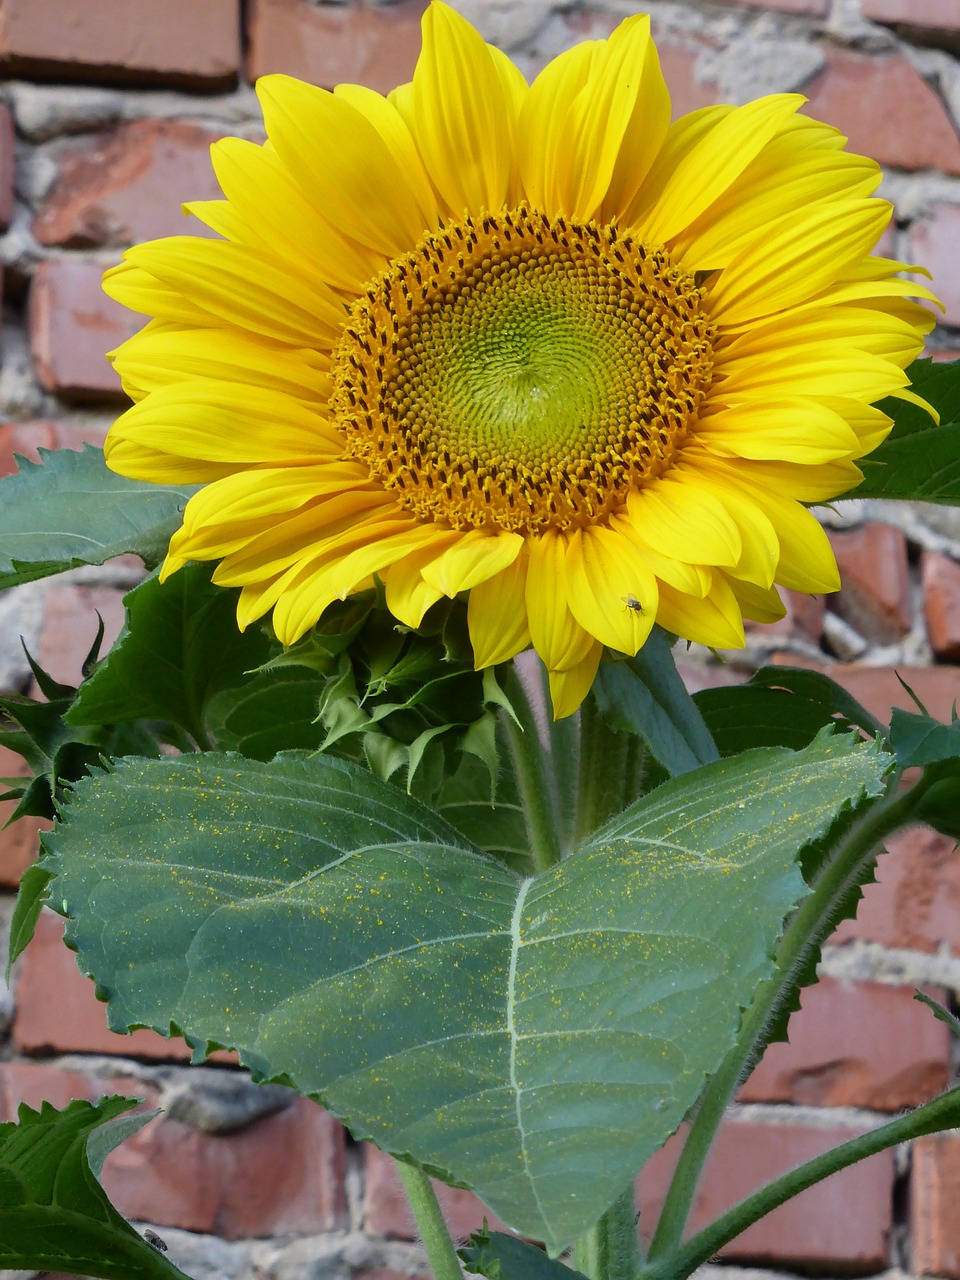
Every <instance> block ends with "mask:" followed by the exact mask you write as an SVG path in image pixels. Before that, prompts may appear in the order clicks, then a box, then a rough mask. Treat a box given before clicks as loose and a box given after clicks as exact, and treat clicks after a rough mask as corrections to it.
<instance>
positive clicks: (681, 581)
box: [610, 514, 713, 597]
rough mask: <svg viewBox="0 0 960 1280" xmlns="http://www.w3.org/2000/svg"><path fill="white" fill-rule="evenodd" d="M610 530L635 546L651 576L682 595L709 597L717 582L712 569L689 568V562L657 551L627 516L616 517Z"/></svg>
mask: <svg viewBox="0 0 960 1280" xmlns="http://www.w3.org/2000/svg"><path fill="white" fill-rule="evenodd" d="M610 528H611V529H614V530H616V532H617V533H619V534H620V536H621V537H623V538H628V539H629V540H630V541H631V542H633V543H634V544H635V546H636V548H637V551H638V553H639V555H640V556H641V558H642V560H643V563H644V564H645V565H646V567H647V568H648V569H649V570H650V572H651V573H653V574H655V575H656V577H657V578H659V579H661V580H662V581H663V582H669V583H670V585H671V587H676V589H677V590H678V591H683V592H685V593H686V594H687V595H690V596H700V597H702V596H705V595H706V594H707V592H708V591H709V590H710V583H711V582H712V581H713V570H712V569H708V568H706V567H705V566H704V565H700V564H688V563H687V561H685V560H683V559H678V558H677V557H676V556H666V555H664V554H663V553H662V552H660V551H655V550H654V549H653V547H651V546H650V545H649V544H648V543H647V542H645V541H644V540H643V539H642V538H641V537H640V534H639V533H638V532H637V530H636V528H635V527H634V525H633V524H631V522H630V520H629V518H628V517H627V516H626V515H623V514H620V515H615V516H612V517H611V519H610Z"/></svg>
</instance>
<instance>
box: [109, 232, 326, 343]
mask: <svg viewBox="0 0 960 1280" xmlns="http://www.w3.org/2000/svg"><path fill="white" fill-rule="evenodd" d="M125 256H126V258H127V260H128V261H129V262H131V263H133V265H134V266H142V267H143V268H144V269H145V270H146V271H148V272H149V273H150V275H152V276H155V277H156V279H157V280H160V281H161V282H162V283H163V284H165V285H167V286H168V288H169V289H172V290H175V291H176V292H178V293H180V294H181V295H182V296H183V297H185V298H190V299H191V300H195V301H196V303H197V304H198V305H199V306H200V307H202V308H203V310H205V311H207V312H209V313H210V314H212V315H215V316H219V317H220V318H221V320H226V321H228V322H229V323H230V324H236V325H239V326H240V327H241V328H243V329H249V330H250V331H251V332H252V333H259V334H262V336H263V337H265V338H273V339H276V340H277V341H278V342H289V343H291V344H292V345H293V346H295V347H307V346H310V347H321V348H322V347H326V348H329V346H330V344H331V343H332V342H335V341H336V340H337V338H338V337H339V334H340V331H341V330H342V328H343V322H344V320H345V318H346V312H345V310H344V307H343V304H342V303H341V302H339V301H338V300H337V299H336V297H335V296H334V294H333V293H332V292H331V291H330V290H328V289H326V288H325V287H324V286H323V284H322V282H321V281H318V280H312V281H309V280H307V279H305V278H304V276H303V275H299V276H297V275H294V274H293V273H292V272H290V271H289V270H285V269H284V268H283V267H282V266H279V265H277V264H276V262H275V261H268V260H267V258H266V257H265V255H263V254H259V253H257V252H256V251H255V250H253V249H251V248H249V247H248V246H247V245H242V244H231V243H228V242H227V241H225V240H200V239H198V238H197V237H195V236H169V237H168V238H167V239H166V240H155V241H152V242H151V243H150V244H144V245H137V246H136V247H135V248H133V249H128V250H127V252H126V255H125ZM121 301H122V299H121ZM156 314H157V315H158V316H159V315H163V316H164V318H166V319H176V318H178V317H175V316H171V315H169V314H168V313H165V312H163V311H157V312H156Z"/></svg>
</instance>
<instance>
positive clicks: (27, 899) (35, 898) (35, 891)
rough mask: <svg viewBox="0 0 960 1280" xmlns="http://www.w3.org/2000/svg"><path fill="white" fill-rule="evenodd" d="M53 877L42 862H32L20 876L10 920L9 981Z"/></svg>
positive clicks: (28, 939) (38, 916)
mask: <svg viewBox="0 0 960 1280" xmlns="http://www.w3.org/2000/svg"><path fill="white" fill-rule="evenodd" d="M51 879H52V877H51V874H50V871H49V869H48V868H47V867H45V866H43V865H42V863H39V862H32V863H31V864H30V866H29V867H27V869H26V871H24V873H23V875H22V876H21V877H20V888H19V890H18V892H17V902H16V905H15V906H14V908H13V918H12V920H11V921H10V948H9V957H8V959H7V981H8V982H9V981H10V966H11V965H12V964H13V962H14V960H16V958H17V956H18V955H20V953H21V952H22V951H23V949H24V947H25V946H26V945H27V943H28V942H29V941H30V939H31V938H32V937H33V934H34V930H35V929H36V927H37V921H38V920H39V918H40V910H41V908H42V907H43V904H44V903H45V902H46V900H47V886H48V885H49V884H50V880H51Z"/></svg>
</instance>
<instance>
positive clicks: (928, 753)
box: [890, 707, 960, 769]
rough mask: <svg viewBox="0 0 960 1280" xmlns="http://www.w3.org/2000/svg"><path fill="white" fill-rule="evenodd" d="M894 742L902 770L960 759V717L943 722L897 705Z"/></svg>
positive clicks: (892, 724) (892, 733)
mask: <svg viewBox="0 0 960 1280" xmlns="http://www.w3.org/2000/svg"><path fill="white" fill-rule="evenodd" d="M890 741H891V743H892V745H893V749H894V750H895V751H896V753H897V764H898V765H899V766H900V768H901V769H912V768H914V767H915V766H917V765H929V764H941V763H944V762H946V761H948V760H960V720H954V721H953V722H952V723H951V724H941V723H940V721H939V720H934V719H933V717H932V716H927V715H917V714H916V713H915V712H913V711H902V710H901V709H900V708H899V707H894V709H893V714H892V715H891V717H890Z"/></svg>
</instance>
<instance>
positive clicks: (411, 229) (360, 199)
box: [105, 0, 932, 716]
mask: <svg viewBox="0 0 960 1280" xmlns="http://www.w3.org/2000/svg"><path fill="white" fill-rule="evenodd" d="M423 35H424V40H423V51H422V53H421V56H420V59H419V61H418V63H417V67H416V71H415V72H414V76H413V80H412V82H411V83H410V84H407V85H403V86H401V87H400V88H399V89H397V90H395V91H394V92H393V93H391V94H389V95H388V96H387V97H385V98H384V97H381V96H380V95H378V94H376V93H373V92H371V91H369V90H366V89H363V88H360V87H358V86H355V85H343V86H340V87H339V88H337V89H336V90H334V91H333V92H332V93H328V92H326V91H324V90H322V89H318V88H315V87H313V86H311V85H307V84H303V83H301V82H299V81H296V80H293V79H290V78H289V77H286V76H277V75H275V76H267V77H265V78H264V79H262V80H261V81H259V83H258V85H257V92H258V95H259V97H260V101H261V103H262V106H263V112H264V122H265V126H266V132H267V141H266V142H265V143H264V144H263V145H262V146H260V145H256V144H253V143H249V142H243V141H240V140H238V139H225V140H223V141H221V142H219V143H216V144H215V145H214V147H213V163H214V166H215V169H216V173H217V177H218V180H219V182H220V185H221V187H222V189H223V194H224V199H223V200H218V201H208V202H201V203H195V204H191V205H187V206H185V208H186V209H187V210H188V212H190V213H192V214H194V215H195V216H196V217H198V218H200V219H201V220H202V221H203V222H205V223H206V224H207V226H209V227H211V228H212V229H213V230H214V231H215V232H217V233H218V234H219V235H220V237H221V239H219V240H209V239H201V238H193V237H187V236H183V237H175V238H172V239H168V240H161V241H156V242H154V243H151V244H146V245H141V246H138V247H137V248H134V249H132V250H130V251H129V252H128V253H127V255H126V258H125V261H124V262H123V263H122V264H121V265H120V266H119V267H117V268H115V269H113V270H112V271H110V272H108V273H107V277H106V281H105V287H106V289H107V291H108V292H109V293H110V294H111V295H112V296H113V297H115V298H117V299H118V300H120V301H121V302H124V303H126V304H127V305H128V306H130V307H132V308H133V309H135V310H139V311H143V312H145V313H146V314H148V315H150V316H152V317H153V320H152V321H151V323H150V324H148V325H147V326H146V328H145V329H144V330H143V331H142V332H141V333H139V334H137V335H136V336H135V337H134V338H132V339H130V341H128V342H127V343H125V344H124V345H123V346H122V347H121V348H119V349H118V351H116V352H115V353H114V355H113V358H114V360H115V362H116V365H117V368H118V370H119V372H120V374H121V377H122V379H123V382H124V386H125V388H126V390H127V391H128V393H129V394H130V396H131V397H132V399H133V400H134V402H135V403H134V406H133V408H131V409H130V410H128V411H127V412H126V413H125V414H124V415H123V416H122V417H121V418H120V419H119V420H118V422H117V423H116V424H115V426H114V427H113V428H112V430H111V432H110V435H109V437H108V440H107V459H108V463H109V465H110V466H111V467H113V468H114V469H115V470H117V471H119V472H121V473H123V474H125V475H129V476H133V477H136V478H139V479H148V480H156V481H159V482H170V481H171V480H176V481H178V482H184V481H186V482H192V483H199V484H201V485H203V486H204V487H203V488H202V489H201V490H200V492H199V493H197V494H196V496H195V497H194V498H192V499H191V501H190V502H189V504H188V505H187V508H186V510H185V512H184V519H183V525H182V528H181V529H180V530H179V531H178V532H177V533H176V534H175V535H174V537H173V539H172V540H171V543H170V548H169V554H168V556H167V560H166V563H165V566H164V573H165V574H169V573H172V572H173V571H174V570H176V569H177V568H178V567H179V566H180V565H182V564H183V563H185V562H186V561H188V560H215V561H218V562H219V563H218V565H217V568H216V570H215V575H214V576H215V581H217V582H219V583H222V584H225V585H231V586H236V587H239V588H240V598H239V606H238V620H239V623H240V625H241V626H246V625H248V624H249V623H250V622H251V621H253V620H254V619H256V618H259V617H261V616H263V615H265V614H267V613H268V612H270V611H272V622H273V626H274V628H275V630H276V633H277V635H278V637H279V638H280V640H281V641H283V643H284V644H287V645H292V644H294V643H295V642H297V641H298V640H299V639H300V638H301V637H303V636H304V635H305V634H306V633H307V632H308V631H310V629H311V628H313V627H314V626H315V625H316V623H317V622H318V620H319V619H320V618H321V616H322V615H323V614H324V612H325V610H327V609H328V608H329V607H330V606H331V605H332V604H333V603H334V602H335V601H338V600H345V599H346V598H347V597H349V596H352V595H354V594H356V593H358V592H362V591H365V590H368V589H370V587H371V586H372V584H373V583H374V582H375V581H376V580H379V581H382V583H383V584H384V588H385V599H386V605H387V607H388V609H389V610H390V612H391V613H392V615H393V617H394V618H396V619H397V620H398V621H399V622H400V623H402V624H404V626H406V627H407V628H416V627H418V626H419V625H420V623H421V622H422V620H423V618H424V615H425V614H426V612H427V610H428V609H430V607H431V606H432V605H434V604H436V603H437V602H438V601H439V600H441V599H443V598H444V597H449V598H452V597H455V596H458V595H460V594H461V593H463V594H464V595H465V597H466V599H467V621H468V627H469V637H470V641H471V644H472V649H473V659H474V662H475V665H476V667H477V668H478V669H482V668H485V667H488V666H491V665H493V664H495V663H499V662H503V661H506V660H508V659H509V658H511V657H513V656H514V655H515V654H517V653H519V652H520V651H521V650H522V649H525V648H527V647H529V646H531V645H532V646H533V647H534V648H535V649H536V651H537V653H538V654H539V655H540V657H541V658H542V659H543V662H544V663H545V665H546V667H547V669H548V671H549V673H550V686H551V692H552V696H553V702H554V710H555V713H556V714H557V715H558V716H561V715H567V714H569V713H570V712H571V711H573V710H574V709H575V708H576V707H577V706H578V705H579V703H580V702H581V700H582V699H583V697H584V696H585V694H586V692H587V691H588V689H589V688H590V685H591V683H592V681H593V677H594V675H595V673H596V669H597V664H598V662H599V660H600V657H601V654H602V652H603V650H604V648H605V647H606V648H607V649H608V650H611V651H613V652H616V653H621V654H630V655H632V654H634V653H636V652H637V650H638V649H639V647H640V646H641V645H642V644H643V643H644V641H645V640H646V638H647V636H648V634H649V632H650V628H651V627H652V626H653V624H654V622H658V623H660V624H661V625H662V626H664V627H665V628H666V629H667V630H669V631H671V632H674V633H675V634H677V635H680V636H683V637H685V638H687V639H690V640H695V641H699V642H701V643H704V644H708V645H714V646H718V647H736V646H738V645H741V644H742V643H743V618H744V617H749V618H754V619H758V620H761V621H771V620H774V619H775V618H777V617H780V616H781V615H782V606H781V604H780V600H779V596H778V594H777V590H776V586H777V584H780V585H783V586H787V587H792V588H794V589H796V590H800V591H810V592H819V591H832V590H835V589H836V588H837V586H838V585H839V584H838V580H837V571H836V565H835V563H834V560H833V556H832V554H831V551H830V548H829V544H828V543H827V540H826V538H825V536H824V534H823V532H822V530H821V529H820V526H819V525H818V524H817V522H816V520H815V519H814V518H813V516H811V515H810V513H809V512H808V510H807V509H806V506H805V505H804V504H806V503H811V502H820V501H826V500H829V499H830V498H832V497H835V496H836V495H838V494H840V493H843V492H846V491H847V490H848V489H850V488H851V487H852V486H853V485H855V484H856V483H857V481H858V480H859V479H860V472H859V470H858V468H857V460H858V459H859V458H860V457H862V456H863V455H864V454H865V453H867V452H868V451H869V450H870V449H872V448H873V447H874V446H875V445H876V444H878V443H879V442H880V441H881V440H882V439H883V437H884V435H885V434H886V432H887V431H888V430H889V427H890V421H889V419H888V418H887V417H886V416H885V415H884V414H883V413H882V412H881V411H880V410H879V409H877V408H876V407H875V402H876V401H877V400H879V399H881V398H883V397H885V396H889V395H902V396H909V394H910V393H909V391H908V390H907V382H908V380H907V378H906V375H905V374H904V368H905V367H906V365H907V364H908V363H909V362H910V361H911V360H912V359H913V358H914V357H915V356H916V355H917V353H918V352H919V350H920V348H921V346H922V341H923V335H924V334H925V333H926V332H927V331H928V330H929V328H930V327H931V325H932V317H931V315H930V313H929V312H928V311H927V310H926V309H924V308H923V307H921V306H920V305H919V304H918V303H917V302H916V301H914V300H912V299H915V298H917V297H924V298H930V297H931V295H930V294H929V293H928V292H927V291H926V290H925V289H923V288H922V287H921V286H918V285H916V284H911V283H908V282H907V281H905V280H902V279H900V278H899V277H898V274H897V273H898V272H900V271H901V270H902V269H903V264H901V263H898V262H892V261H888V260H884V259H881V258H877V257H872V256H871V249H872V248H873V246H874V245H875V244H876V241H877V239H878V237H879V236H880V234H881V232H882V231H883V229H884V227H885V226H886V224H887V222H888V220H889V217H890V206H889V205H888V204H887V203H886V202H884V201H882V200H879V199H876V198H875V197H874V195H873V192H874V191H875V189H876V187H877V185H878V183H879V180H880V170H879V168H878V167H877V165H876V164H874V163H873V162H872V161H870V160H867V159H864V158H863V157H860V156H856V155H851V154H849V153H848V152H846V151H844V149H843V143H844V139H843V138H842V137H841V136H840V135H839V134H838V133H837V131H836V130H834V129H831V128H829V127H828V126H826V125H823V124H820V123H818V122H816V121H814V120H810V119H808V118H807V117H805V116H803V115H800V114H798V109H799V107H800V106H801V105H802V102H803V99H802V98H800V97H799V96H797V95H789V94H785V95H776V96H771V97H766V98H762V99H760V100H758V101H756V102H753V103H749V104H748V105H746V106H741V107H732V106H717V107H708V108H705V109H704V110H701V111H697V112H693V113H692V114H690V115H687V116H683V117H681V118H679V119H677V120H675V121H673V122H671V119H670V101H669V95H668V92H667V88H666V85H665V83H664V80H663V77H662V75H661V72H660V66H659V61H658V58H657V53H656V49H655V47H654V44H653V42H652V40H651V35H650V22H649V19H648V18H647V17H645V16H637V17H633V18H628V19H627V20H626V21H624V22H623V23H621V25H620V26H619V27H618V28H617V30H616V31H615V32H614V33H613V35H611V37H610V38H609V39H608V40H604V41H594V42H587V43H585V44H581V45H578V46H576V47H575V48H573V49H571V50H570V51H568V52H567V53H565V54H562V55H561V56H560V57H559V58H557V59H555V60H554V61H553V62H552V63H550V65H549V66H548V67H547V68H546V69H545V70H544V71H543V72H542V73H541V74H540V75H539V76H538V77H537V78H536V79H535V80H534V82H533V83H532V84H531V85H528V84H527V83H526V82H525V81H524V79H523V77H522V76H521V75H520V73H519V72H518V71H517V70H516V69H515V68H514V67H513V66H512V65H511V64H510V63H509V62H508V61H507V59H506V58H505V57H504V56H503V55H502V54H501V53H500V52H499V51H498V50H496V49H494V48H492V47H491V46H489V45H487V44H485V43H484V42H483V40H482V39H481V37H480V36H479V35H478V34H477V32H476V31H474V30H473V28H472V27H470V25H469V24H468V23H467V22H466V21H464V20H463V19H462V18H460V17H458V16H457V14H456V13H455V12H454V11H453V10H452V9H450V8H448V7H447V6H446V5H445V4H442V3H440V0H433V3H432V4H431V5H430V6H429V8H428V10H427V12H426V14H425V16H424V21H423Z"/></svg>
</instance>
